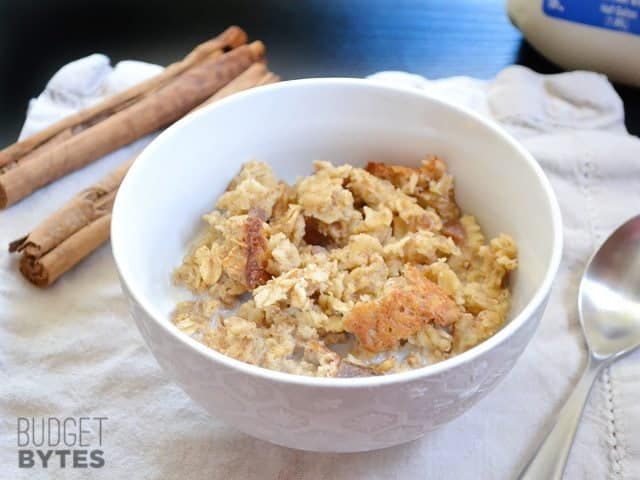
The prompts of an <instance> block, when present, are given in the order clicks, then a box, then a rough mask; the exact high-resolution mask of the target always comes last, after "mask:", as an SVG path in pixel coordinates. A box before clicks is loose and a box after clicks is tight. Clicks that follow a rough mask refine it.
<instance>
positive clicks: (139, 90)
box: [0, 26, 247, 173]
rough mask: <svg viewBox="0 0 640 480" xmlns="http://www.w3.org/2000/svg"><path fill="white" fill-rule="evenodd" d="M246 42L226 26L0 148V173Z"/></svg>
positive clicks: (237, 30)
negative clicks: (155, 70) (149, 72)
mask: <svg viewBox="0 0 640 480" xmlns="http://www.w3.org/2000/svg"><path fill="white" fill-rule="evenodd" d="M245 43H247V34H246V33H245V32H244V31H243V30H242V29H241V28H239V27H236V26H232V27H229V28H227V29H226V30H225V31H224V32H222V33H221V34H220V35H218V36H217V37H215V38H213V39H211V40H208V41H206V42H204V43H202V44H200V45H198V46H197V47H196V48H194V49H193V50H192V51H191V53H189V54H188V55H187V56H186V57H185V58H184V59H183V60H181V61H180V62H177V63H173V64H171V65H169V66H168V67H167V68H165V69H164V70H163V71H162V72H161V73H159V74H158V75H155V76H153V77H151V78H149V79H148V80H145V81H143V82H141V83H138V84H136V85H134V86H132V87H130V88H128V89H126V90H124V91H122V92H118V93H116V94H115V95H112V96H110V97H108V98H106V99H104V100H103V101H101V102H99V103H97V104H96V105H94V106H91V107H89V108H86V109H84V110H81V111H79V112H77V113H74V114H73V115H69V116H67V117H65V118H63V119H61V120H60V121H58V122H56V123H54V124H52V125H50V126H48V127H47V128H45V129H43V130H41V131H39V132H37V133H35V134H34V135H31V136H30V137H28V138H26V139H24V140H21V141H19V142H16V143H14V144H13V145H10V146H8V147H7V148H5V149H4V150H2V151H0V173H2V169H5V170H7V169H10V168H13V167H15V164H16V163H17V162H20V161H24V160H26V158H28V156H31V155H34V154H36V153H41V151H38V150H39V149H41V148H42V147H44V146H45V144H46V145H48V144H49V143H50V142H53V143H59V142H60V141H64V140H66V139H67V138H69V137H71V136H72V135H73V134H76V133H78V132H80V131H82V130H85V129H87V128H89V127H90V126H92V125H95V124H97V123H99V122H100V121H101V120H103V119H104V118H106V117H108V116H109V115H112V114H113V113H115V112H117V111H119V110H122V109H123V108H125V107H126V106H128V105H130V104H131V103H132V102H134V101H136V100H137V99H139V98H141V97H143V96H144V95H147V94H148V93H150V92H152V91H153V90H156V89H158V88H159V87H161V86H163V85H166V84H167V83H168V82H169V81H170V80H172V79H173V78H175V77H177V76H178V75H180V74H182V73H183V72H184V71H185V70H187V69H188V68H190V67H192V66H193V65H195V64H197V63H199V62H200V61H202V60H203V59H204V58H206V57H207V56H209V55H221V54H222V52H223V51H224V50H225V49H229V48H234V47H239V46H240V45H243V44H245Z"/></svg>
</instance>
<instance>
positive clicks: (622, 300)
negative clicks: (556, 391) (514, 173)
mask: <svg viewBox="0 0 640 480" xmlns="http://www.w3.org/2000/svg"><path fill="white" fill-rule="evenodd" d="M578 314H579V317H580V324H581V325H582V331H583V332H584V336H585V338H586V340H587V349H588V353H589V357H588V361H587V367H586V369H585V371H584V374H583V375H582V378H581V379H580V381H579V382H578V385H576V387H575V389H574V391H573V393H572V394H571V396H570V397H569V399H568V400H567V402H566V403H565V404H564V407H562V410H561V411H560V413H559V414H558V417H557V419H556V423H555V425H554V427H553V428H552V429H551V431H550V432H549V433H548V434H547V436H546V437H545V439H544V440H543V441H542V443H541V444H540V446H539V447H538V449H537V450H536V452H535V453H534V455H533V457H532V458H531V460H530V461H529V463H528V464H527V465H526V466H525V467H524V469H523V470H522V471H521V472H520V475H519V476H518V478H519V479H521V480H541V479H544V480H560V479H561V478H562V474H563V472H564V469H565V466H566V464H567V458H568V456H569V451H570V450H571V445H572V443H573V438H574V436H575V433H576V429H577V427H578V423H579V421H580V417H581V416H582V410H583V409H584V405H585V403H586V401H587V399H588V397H589V392H590V391H591V387H592V386H593V382H594V381H595V380H596V378H598V375H599V374H600V372H601V371H602V369H603V368H605V367H606V366H607V365H609V364H611V363H612V362H613V361H614V360H617V359H618V358H620V357H621V356H623V355H625V354H627V353H629V352H631V351H632V350H634V349H636V348H637V347H639V346H640V215H638V216H636V217H633V218H632V219H630V220H628V221H627V222H626V223H624V224H623V225H622V226H620V227H618V229H617V230H616V231H615V232H613V233H612V234H611V236H610V237H609V238H608V239H607V240H606V241H605V242H604V244H603V245H602V246H601V247H600V248H599V249H598V251H597V252H596V253H595V254H594V255H593V256H592V257H591V259H590V260H589V263H588V265H587V268H586V270H585V272H584V274H583V275H582V280H581V282H580V290H579V293H578Z"/></svg>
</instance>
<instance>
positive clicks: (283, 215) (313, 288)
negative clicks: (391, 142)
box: [173, 157, 517, 377]
mask: <svg viewBox="0 0 640 480" xmlns="http://www.w3.org/2000/svg"><path fill="white" fill-rule="evenodd" d="M314 165H315V173H313V174H312V175H310V176H308V177H305V178H301V179H299V180H298V181H297V182H296V183H295V185H293V186H289V185H287V184H286V183H284V182H282V181H279V180H278V179H277V178H276V177H275V175H274V174H273V172H272V171H271V169H270V168H269V166H268V165H266V164H265V163H261V162H248V163H246V164H245V165H244V166H243V167H242V169H241V171H240V173H239V174H238V175H237V176H236V177H235V178H234V179H233V180H232V181H231V183H230V184H229V186H228V188H227V190H226V191H225V193H224V194H223V195H222V196H221V197H220V198H219V199H218V202H217V204H216V208H215V210H213V211H212V212H211V213H208V214H206V215H204V217H203V219H204V222H205V223H206V231H205V232H204V234H203V236H202V237H201V238H200V239H199V241H198V242H197V244H196V245H195V247H194V248H193V249H192V251H191V252H190V253H189V254H188V255H187V256H186V257H185V258H184V261H183V263H182V265H181V266H180V267H179V268H178V269H176V271H175V273H174V279H175V281H176V282H177V283H178V284H180V285H184V286H186V287H187V288H189V289H190V290H191V292H193V294H194V299H193V300H192V301H188V302H182V303H180V304H178V305H177V307H176V309H175V311H174V313H173V322H174V323H175V325H176V326H177V327H178V328H179V329H180V330H182V331H183V332H185V333H187V334H189V335H192V336H193V337H194V338H196V339H197V340H199V341H200V342H202V343H204V344H205V345H207V346H209V347H211V348H214V349H216V350H218V351H219V352H222V353H224V354H226V355H228V356H230V357H233V358H236V359H238V360H241V361H244V362H247V363H251V364H254V365H259V366H261V367H265V368H269V369H272V370H279V371H282V372H288V373H295V374H300V375H310V376H319V377H351V376H366V375H378V374H385V373H393V372H399V371H404V370H409V369H414V368H419V367H422V366H424V365H427V364H429V363H433V362H437V361H440V360H444V359H446V358H449V357H452V356H454V355H457V354H459V353H461V352H464V351H465V350H468V349H469V348H471V347H473V346H474V345H477V344H478V343H480V342H482V341H484V340H485V339H487V338H489V337H490V336H492V335H493V334H494V333H496V331H497V330H498V329H500V327H501V326H502V325H503V323H504V321H505V318H506V315H507V312H508V309H509V300H510V293H509V289H508V275H509V272H510V271H511V270H513V269H515V268H516V265H517V252H516V245H515V242H514V241H513V239H512V238H511V237H510V236H508V235H505V234H501V235H499V236H497V237H496V238H494V239H492V240H490V241H488V242H487V241H486V240H485V237H484V235H483V233H482V230H481V228H480V226H479V225H478V223H477V222H476V220H475V218H474V217H473V216H471V215H462V214H461V212H460V208H459V207H458V205H457V204H456V201H455V195H454V187H453V177H452V176H451V175H450V174H449V173H447V169H446V165H445V163H444V162H443V161H442V160H441V159H439V158H436V157H433V158H429V159H427V160H425V161H423V162H422V165H421V167H420V168H409V167H403V166H398V165H388V164H382V163H369V164H368V165H367V166H366V168H364V169H361V168H356V167H352V166H350V165H342V166H334V165H332V164H330V163H328V162H316V163H315V164H314ZM230 312H232V313H230Z"/></svg>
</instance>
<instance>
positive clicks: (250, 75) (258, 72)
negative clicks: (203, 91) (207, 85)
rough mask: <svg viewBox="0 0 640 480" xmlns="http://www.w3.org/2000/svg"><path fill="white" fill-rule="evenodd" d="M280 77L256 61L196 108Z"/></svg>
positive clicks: (275, 80)
mask: <svg viewBox="0 0 640 480" xmlns="http://www.w3.org/2000/svg"><path fill="white" fill-rule="evenodd" d="M279 79H280V78H279V77H278V76H277V75H276V74H275V73H272V72H270V71H269V70H268V69H267V66H266V65H265V64H264V63H262V62H257V63H254V64H253V65H251V66H250V67H249V68H247V69H246V70H245V71H244V72H242V73H241V74H240V75H239V76H238V77H237V78H236V79H234V80H233V81H232V82H230V83H228V84H227V85H226V86H225V87H223V88H221V89H220V90H218V91H217V92H216V93H215V94H213V96H212V97H211V98H209V100H207V101H205V102H204V103H203V104H202V105H199V106H198V107H197V108H196V109H198V108H202V107H204V106H206V105H209V104H211V103H213V102H215V101H216V100H220V99H222V98H225V97H228V96H229V95H231V94H233V93H237V92H240V91H242V90H247V89H249V88H252V87H257V86H259V85H266V84H267V83H275V82H277V81H278V80H279Z"/></svg>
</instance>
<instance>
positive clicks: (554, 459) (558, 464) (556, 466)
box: [518, 355, 608, 480]
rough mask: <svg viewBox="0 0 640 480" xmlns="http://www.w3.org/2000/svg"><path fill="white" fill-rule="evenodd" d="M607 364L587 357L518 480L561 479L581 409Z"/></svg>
mask: <svg viewBox="0 0 640 480" xmlns="http://www.w3.org/2000/svg"><path fill="white" fill-rule="evenodd" d="M607 363H608V362H607V361H606V360H600V359H597V358H594V357H592V356H591V355H590V356H589V361H588V363H587V367H586V369H585V371H584V373H583V374H582V378H580V381H579V382H578V384H577V385H576V386H575V388H574V390H573V392H572V393H571V396H570V397H569V399H568V400H567V401H566V403H565V404H564V406H563V407H562V410H560V413H559V414H558V416H557V417H556V422H555V425H554V426H553V428H552V429H551V431H550V432H549V433H547V435H546V436H545V438H544V440H543V441H542V443H541V444H540V445H539V446H538V448H537V450H536V451H535V453H534V454H533V457H532V458H531V460H529V463H527V465H526V466H525V467H524V469H523V470H522V471H521V472H520V475H518V479H519V480H540V479H545V480H562V474H563V473H564V468H565V466H566V464H567V458H568V456H569V451H570V450H571V445H572V444H573V438H574V437H575V434H576V430H577V428H578V423H579V422H580V417H581V416H582V410H583V409H584V406H585V404H586V403H587V399H588V398H589V392H591V387H592V386H593V382H594V381H595V380H596V378H598V375H599V374H600V371H601V370H602V368H603V367H604V366H605V365H606V364H607Z"/></svg>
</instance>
